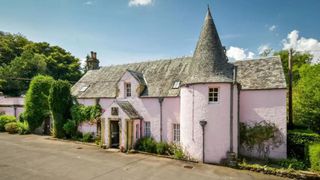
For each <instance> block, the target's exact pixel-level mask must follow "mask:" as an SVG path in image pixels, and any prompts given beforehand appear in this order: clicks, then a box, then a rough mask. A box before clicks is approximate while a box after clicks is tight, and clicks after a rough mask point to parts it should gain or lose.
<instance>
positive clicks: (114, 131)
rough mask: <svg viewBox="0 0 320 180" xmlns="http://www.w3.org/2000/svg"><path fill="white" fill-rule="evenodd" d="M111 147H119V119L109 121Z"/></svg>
mask: <svg viewBox="0 0 320 180" xmlns="http://www.w3.org/2000/svg"><path fill="white" fill-rule="evenodd" d="M110 135H111V147H112V148H119V121H110Z"/></svg>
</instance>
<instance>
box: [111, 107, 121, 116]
mask: <svg viewBox="0 0 320 180" xmlns="http://www.w3.org/2000/svg"><path fill="white" fill-rule="evenodd" d="M111 115H112V116H118V115H119V109H118V108H117V107H112V108H111Z"/></svg>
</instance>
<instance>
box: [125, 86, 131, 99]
mask: <svg viewBox="0 0 320 180" xmlns="http://www.w3.org/2000/svg"><path fill="white" fill-rule="evenodd" d="M125 93H126V97H131V83H126V84H125Z"/></svg>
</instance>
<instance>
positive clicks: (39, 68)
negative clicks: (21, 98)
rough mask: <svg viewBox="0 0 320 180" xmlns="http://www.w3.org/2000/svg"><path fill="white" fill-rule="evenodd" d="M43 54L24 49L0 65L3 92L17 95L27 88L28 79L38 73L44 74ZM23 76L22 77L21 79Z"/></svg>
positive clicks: (45, 65)
mask: <svg viewBox="0 0 320 180" xmlns="http://www.w3.org/2000/svg"><path fill="white" fill-rule="evenodd" d="M46 68H47V64H46V62H45V56H44V55H41V54H33V53H31V52H29V51H24V52H23V53H22V55H21V56H19V57H16V58H15V59H14V60H12V61H11V62H10V63H9V65H7V66H2V67H1V66H0V77H1V78H2V81H1V83H0V84H1V87H2V91H3V93H4V94H7V95H11V96H18V95H20V94H23V93H25V91H26V90H27V89H28V86H29V81H28V80H27V79H31V78H32V77H34V76H36V75H38V74H45V72H46ZM21 78H23V79H21Z"/></svg>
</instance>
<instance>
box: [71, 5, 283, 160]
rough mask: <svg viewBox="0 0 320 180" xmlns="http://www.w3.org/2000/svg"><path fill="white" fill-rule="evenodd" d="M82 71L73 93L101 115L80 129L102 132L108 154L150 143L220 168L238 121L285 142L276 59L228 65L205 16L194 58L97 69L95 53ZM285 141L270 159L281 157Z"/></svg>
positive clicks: (235, 145) (235, 141) (234, 144)
mask: <svg viewBox="0 0 320 180" xmlns="http://www.w3.org/2000/svg"><path fill="white" fill-rule="evenodd" d="M87 64H88V70H89V71H88V72H87V73H86V74H85V75H84V76H83V77H82V78H81V79H80V80H79V81H78V82H77V83H76V84H75V85H74V86H73V87H72V94H73V95H75V96H76V97H77V98H78V101H79V102H80V103H82V104H84V105H94V104H96V103H99V104H100V105H101V107H102V109H103V112H104V113H103V114H102V122H101V124H98V125H97V124H86V123H84V124H82V125H81V127H80V130H81V131H83V132H94V133H97V132H98V133H100V132H101V137H102V140H103V143H104V144H105V145H106V146H107V147H108V148H109V147H116V148H124V149H130V148H132V147H133V145H134V143H135V141H136V140H137V139H139V138H140V137H142V136H152V137H153V138H154V139H155V140H157V141H167V142H177V143H180V144H181V145H182V147H183V148H184V150H185V151H186V152H187V153H188V154H189V155H190V156H191V157H192V158H194V159H196V160H199V161H204V162H207V163H220V162H221V161H222V160H223V159H225V158H227V154H228V153H229V152H234V153H236V154H238V151H239V131H238V129H239V122H260V121H269V122H273V123H275V124H276V125H277V126H278V128H279V129H280V130H281V133H282V134H283V135H284V136H286V130H287V129H286V82H285V77H284V73H283V69H282V65H281V60H280V57H266V58H262V59H255V60H243V61H236V62H229V61H228V58H227V56H226V51H225V48H224V47H223V46H222V44H221V41H220V38H219V35H218V32H217V29H216V27H215V24H214V22H213V18H212V16H211V13H210V10H209V9H208V12H207V15H206V17H205V21H204V25H203V27H202V32H201V34H200V38H199V41H198V43H197V46H196V49H195V52H194V55H193V56H192V57H183V58H177V59H170V60H158V61H149V62H141V63H132V64H124V65H114V66H107V67H101V68H99V60H98V59H97V57H96V53H94V52H92V53H91V57H88V59H87ZM285 139H286V138H284V142H283V144H282V145H281V146H279V147H278V148H275V149H272V150H271V152H270V154H269V156H270V157H271V158H286V151H287V150H286V140H285ZM243 153H245V152H243ZM251 155H254V154H251Z"/></svg>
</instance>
